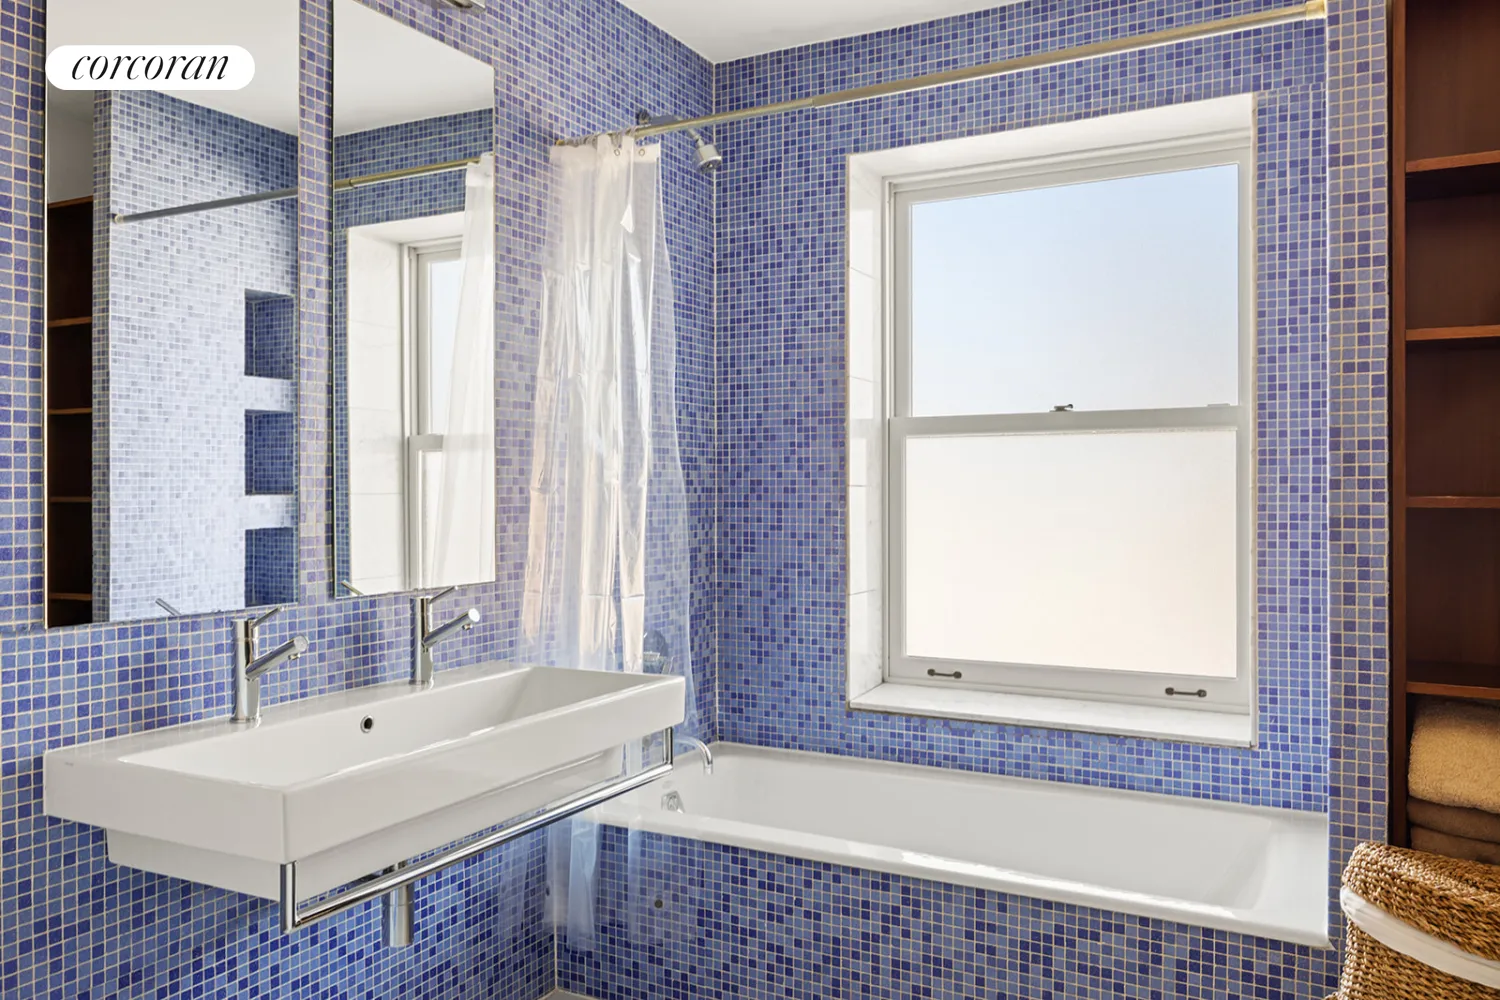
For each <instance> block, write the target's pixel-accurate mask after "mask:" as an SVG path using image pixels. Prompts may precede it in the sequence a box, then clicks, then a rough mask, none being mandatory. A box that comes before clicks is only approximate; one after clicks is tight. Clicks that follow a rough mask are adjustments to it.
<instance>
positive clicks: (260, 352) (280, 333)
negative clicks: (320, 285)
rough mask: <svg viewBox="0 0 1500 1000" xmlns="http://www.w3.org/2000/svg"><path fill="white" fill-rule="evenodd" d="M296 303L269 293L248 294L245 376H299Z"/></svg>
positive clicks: (291, 299) (246, 302) (246, 303)
mask: <svg viewBox="0 0 1500 1000" xmlns="http://www.w3.org/2000/svg"><path fill="white" fill-rule="evenodd" d="M296 372H297V300H296V299H295V298H293V297H292V296H290V295H274V294H272V293H270V292H262V291H247V292H246V293H245V374H246V375H254V376H256V377H257V378H282V379H291V378H295V377H296Z"/></svg>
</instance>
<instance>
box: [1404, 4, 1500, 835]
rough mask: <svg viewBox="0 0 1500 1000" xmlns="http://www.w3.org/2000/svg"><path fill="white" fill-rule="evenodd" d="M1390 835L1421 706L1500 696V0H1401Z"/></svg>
mask: <svg viewBox="0 0 1500 1000" xmlns="http://www.w3.org/2000/svg"><path fill="white" fill-rule="evenodd" d="M1391 28H1392V34H1391V77H1390V78H1391V116H1392V121H1391V163H1392V169H1391V229H1390V261H1391V314H1392V315H1391V423H1390V434H1391V439H1390V448H1391V478H1390V489H1391V562H1390V572H1391V647H1390V648H1391V720H1390V722H1391V725H1390V738H1391V747H1390V749H1391V755H1390V762H1391V768H1390V781H1391V795H1390V837H1391V842H1392V843H1395V844H1401V845H1405V844H1407V843H1409V832H1410V831H1409V827H1408V823H1407V817H1406V796H1407V791H1406V777H1407V762H1408V761H1407V758H1408V751H1409V748H1410V742H1411V714H1412V708H1413V700H1414V699H1415V698H1418V697H1421V696H1431V695H1438V696H1446V697H1455V698H1476V699H1484V700H1489V701H1500V59H1496V58H1495V56H1494V53H1495V52H1500V3H1497V2H1495V0H1394V8H1393V10H1392V23H1391Z"/></svg>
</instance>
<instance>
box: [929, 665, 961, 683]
mask: <svg viewBox="0 0 1500 1000" xmlns="http://www.w3.org/2000/svg"><path fill="white" fill-rule="evenodd" d="M927 676H928V677H951V678H952V679H953V680H956V681H961V680H963V679H964V672H963V671H962V670H955V671H953V672H952V673H951V674H945V673H943V672H942V671H941V670H933V669H932V668H931V667H928V668H927Z"/></svg>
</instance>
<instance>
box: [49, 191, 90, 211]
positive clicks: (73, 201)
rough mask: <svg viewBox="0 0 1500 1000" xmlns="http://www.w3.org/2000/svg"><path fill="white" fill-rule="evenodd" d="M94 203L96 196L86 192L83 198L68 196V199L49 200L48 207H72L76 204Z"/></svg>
mask: <svg viewBox="0 0 1500 1000" xmlns="http://www.w3.org/2000/svg"><path fill="white" fill-rule="evenodd" d="M93 203H94V196H93V195H91V194H86V195H84V196H83V197H82V198H66V199H64V200H62V201H49V202H48V203H47V207H48V208H72V207H73V206H75V205H92V204H93Z"/></svg>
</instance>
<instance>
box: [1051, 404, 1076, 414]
mask: <svg viewBox="0 0 1500 1000" xmlns="http://www.w3.org/2000/svg"><path fill="white" fill-rule="evenodd" d="M1072 409H1073V404H1072V403H1064V404H1063V405H1061V406H1054V407H1053V408H1052V412H1053V413H1068V412H1071V411H1072Z"/></svg>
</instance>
